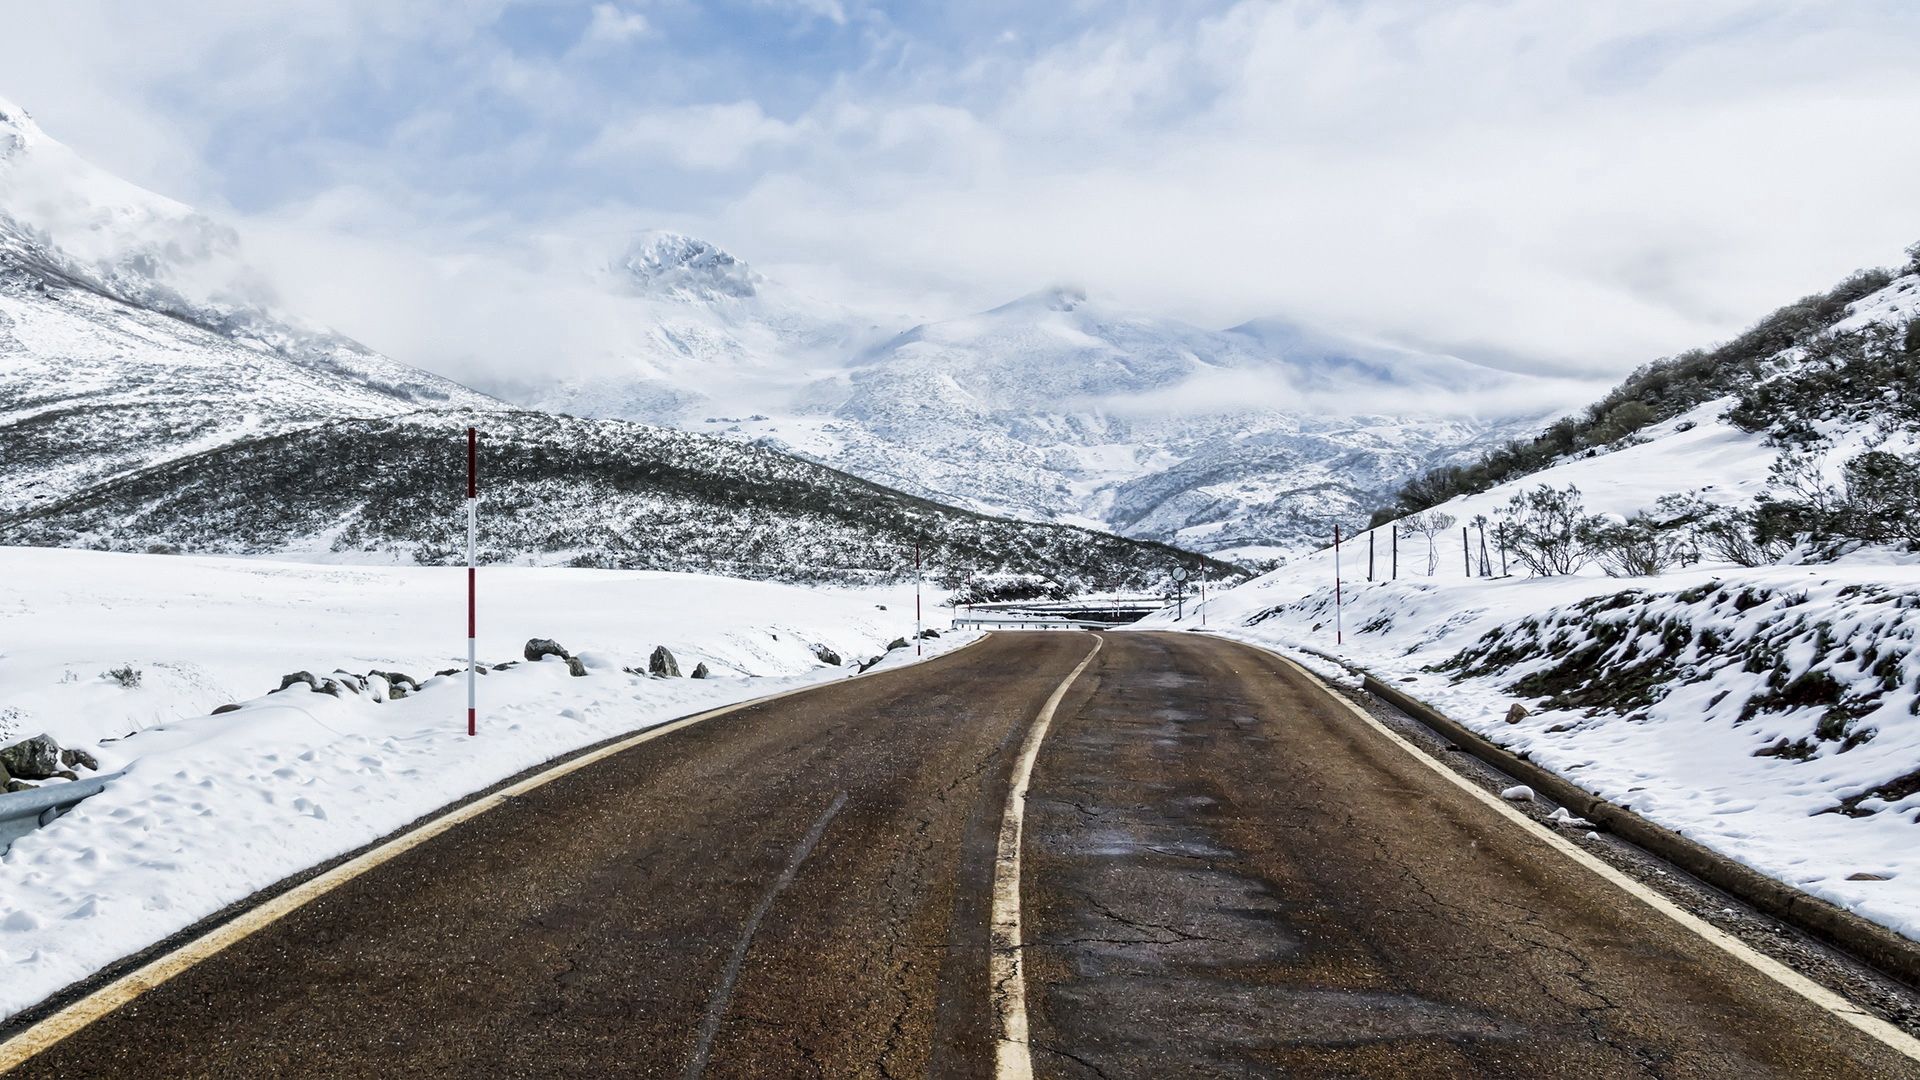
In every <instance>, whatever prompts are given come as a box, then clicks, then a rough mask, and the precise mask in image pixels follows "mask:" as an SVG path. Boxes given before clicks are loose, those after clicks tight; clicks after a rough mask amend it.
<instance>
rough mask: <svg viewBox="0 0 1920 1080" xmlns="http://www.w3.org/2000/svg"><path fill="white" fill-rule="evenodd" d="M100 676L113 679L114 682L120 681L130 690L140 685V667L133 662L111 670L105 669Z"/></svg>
mask: <svg viewBox="0 0 1920 1080" xmlns="http://www.w3.org/2000/svg"><path fill="white" fill-rule="evenodd" d="M100 677H101V678H103V679H112V680H113V681H114V682H117V683H119V684H120V685H121V686H124V687H126V688H127V689H129V690H131V689H133V688H134V687H136V686H139V685H140V669H139V668H136V667H134V666H133V665H132V664H122V665H121V666H119V667H117V668H114V669H112V670H111V671H103V672H101V673H100Z"/></svg>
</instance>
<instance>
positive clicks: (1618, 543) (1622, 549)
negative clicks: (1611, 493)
mask: <svg viewBox="0 0 1920 1080" xmlns="http://www.w3.org/2000/svg"><path fill="white" fill-rule="evenodd" d="M1586 543H1587V546H1588V547H1590V548H1591V549H1592V550H1593V554H1594V558H1595V560H1596V561H1598V562H1599V563H1600V568H1601V569H1602V570H1605V571H1606V572H1607V576H1608V577H1653V576H1654V575H1656V574H1660V573H1663V572H1665V571H1667V570H1669V569H1672V568H1673V567H1675V566H1679V565H1680V564H1682V563H1684V562H1686V561H1687V560H1688V557H1689V555H1690V554H1691V553H1692V551H1693V541H1692V538H1691V537H1690V536H1689V535H1688V534H1687V533H1686V532H1685V531H1684V530H1682V529H1679V528H1676V527H1674V526H1671V525H1669V524H1667V523H1665V522H1662V521H1659V520H1656V519H1655V518H1654V517H1652V516H1651V515H1648V514H1635V515H1633V516H1632V517H1630V518H1628V519H1626V520H1625V521H1616V522H1606V523H1604V524H1597V525H1593V526H1591V527H1590V528H1589V529H1588V530H1587V535H1586Z"/></svg>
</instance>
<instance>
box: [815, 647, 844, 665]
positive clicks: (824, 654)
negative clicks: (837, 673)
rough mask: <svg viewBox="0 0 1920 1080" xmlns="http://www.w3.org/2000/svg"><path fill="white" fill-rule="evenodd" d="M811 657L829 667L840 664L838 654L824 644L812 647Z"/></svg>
mask: <svg viewBox="0 0 1920 1080" xmlns="http://www.w3.org/2000/svg"><path fill="white" fill-rule="evenodd" d="M813 658H814V659H815V660H818V661H820V662H821V663H823V664H827V665H829V666H831V667H839V666H840V654H839V653H837V652H834V651H833V650H832V649H829V648H827V647H826V646H825V645H815V646H814V647H813Z"/></svg>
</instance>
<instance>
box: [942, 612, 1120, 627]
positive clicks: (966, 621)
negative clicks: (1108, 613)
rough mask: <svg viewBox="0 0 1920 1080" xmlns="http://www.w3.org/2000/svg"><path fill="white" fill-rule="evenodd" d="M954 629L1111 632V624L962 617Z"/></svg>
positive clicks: (1049, 619)
mask: <svg viewBox="0 0 1920 1080" xmlns="http://www.w3.org/2000/svg"><path fill="white" fill-rule="evenodd" d="M953 625H954V627H955V629H960V628H964V627H973V628H975V629H980V630H1111V629H1113V624H1112V623H1104V622H1087V621H1086V620H1084V619H1055V618H1033V619H1022V618H1018V617H1012V616H1009V617H1002V618H990V617H987V616H981V615H962V616H960V617H958V618H956V619H954V620H953Z"/></svg>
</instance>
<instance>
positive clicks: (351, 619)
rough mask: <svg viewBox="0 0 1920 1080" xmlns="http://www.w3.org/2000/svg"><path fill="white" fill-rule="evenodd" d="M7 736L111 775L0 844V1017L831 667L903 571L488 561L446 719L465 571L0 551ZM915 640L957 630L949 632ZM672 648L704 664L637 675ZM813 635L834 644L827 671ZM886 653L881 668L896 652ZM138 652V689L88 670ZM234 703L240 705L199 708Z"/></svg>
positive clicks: (908, 612)
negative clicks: (383, 684)
mask: <svg viewBox="0 0 1920 1080" xmlns="http://www.w3.org/2000/svg"><path fill="white" fill-rule="evenodd" d="M0 582H5V584H4V585H3V586H0V741H11V740H12V739H15V738H20V737H24V736H27V735H32V734H35V733H37V732H40V731H46V732H48V733H50V734H52V735H54V736H55V737H56V738H57V739H59V740H60V741H61V742H62V743H63V744H65V745H73V746H82V747H90V748H93V749H95V751H96V753H97V754H98V756H99V758H100V761H101V765H102V768H103V769H105V770H113V769H119V768H123V767H124V768H127V769H128V773H127V775H126V777H124V778H123V779H121V780H119V781H116V782H115V783H114V784H112V785H111V786H110V787H109V788H108V789H107V790H106V791H105V792H103V793H101V794H100V795H97V796H95V797H93V798H92V799H89V800H87V801H86V802H85V803H82V804H81V805H80V806H79V807H78V808H77V809H76V810H75V811H74V812H73V813H71V814H69V815H67V816H66V817H63V818H61V819H59V820H58V821H56V822H54V823H53V824H51V825H50V826H48V827H46V828H44V829H41V830H39V831H37V832H35V833H32V834H30V835H28V836H26V837H23V838H21V839H20V840H17V841H15V843H14V845H13V847H12V849H11V850H10V851H8V853H7V854H6V855H5V856H4V858H0V968H3V969H4V970H6V971H7V973H8V978H7V980H6V981H5V983H4V984H3V985H0V1017H4V1016H6V1015H10V1014H12V1013H14V1012H17V1011H19V1010H20V1009H22V1008H25V1007H27V1006H29V1005H32V1004H33V1003H35V1002H37V1001H39V1000H40V999H42V998H44V997H45V996H47V995H48V994H50V993H52V992H54V991H56V990H59V989H60V988H61V987H63V986H66V985H68V984H70V983H72V982H74V981H76V980H78V979H81V978H84V977H85V976H87V975H88V974H90V973H92V972H94V971H96V970H98V969H99V968H101V967H103V966H105V965H106V964H109V963H111V962H113V961H114V960H117V959H119V958H120V957H122V956H125V955H127V954H129V953H131V952H134V951H137V950H139V949H141V948H143V947H145V946H146V945H148V944H151V943H152V942H154V941H158V940H160V939H162V938H164V937H166V936H168V935H170V934H172V933H174V932H176V931H178V930H180V929H182V928H183V927H186V926H188V925H191V924H192V923H193V922H195V921H196V920H198V919H200V918H202V917H204V916H206V915H209V914H211V913H213V912H215V911H218V910H219V909H220V908H222V907H224V906H226V905H227V904H230V903H232V902H234V901H236V900H239V899H242V898H244V897H245V896H247V895H248V894H250V893H252V892H253V891H255V890H256V889H259V888H261V887H263V886H265V885H269V884H271V883H273V882H275V881H278V880H279V879H281V878H283V877H286V876H287V875H289V874H293V873H296V872H298V871H300V870H303V869H305V868H307V867H309V866H312V865H314V864H316V863H319V862H323V861H325V860H327V859H329V858H332V857H334V856H336V855H339V854H342V853H344V852H347V851H351V850H353V849H354V848H357V847H359V846H361V845H363V844H366V843H367V842H369V841H371V840H373V839H375V838H377V837H379V836H381V835H383V834H385V833H387V832H390V831H392V830H394V829H396V828H399V827H401V826H403V825H405V824H407V823H408V822H410V821H412V820H414V819H415V818H417V817H419V816H421V815H422V814H425V813H428V812H430V811H432V810H434V809H436V808H438V807H440V806H442V805H444V804H446V803H448V802H450V801H452V800H454V799H457V798H459V797H460V796H462V795H465V794H467V793H469V792H472V791H475V790H478V789H480V788H483V787H486V786H488V785H490V784H492V783H493V782H495V781H497V780H500V779H502V778H504V777H507V776H511V775H513V774H514V773H516V772H518V771H520V770H521V769H524V768H526V767H527V766H529V765H532V764H535V763H538V762H540V761H543V760H546V759H548V758H551V757H554V756H556V755H558V754H562V753H565V752H567V751H569V750H573V749H576V748H578V747H581V746H584V745H587V744H589V743H593V742H596V741H599V740H601V739H604V738H607V737H609V736H613V735H617V734H620V733H623V732H630V731H635V730H639V729H643V728H646V727H650V726H652V725H655V724H658V723H661V722H664V721H666V720H669V719H672V718H673V717H676V716H681V715H685V714H687V713H690V712H695V711H698V710H701V709H705V708H711V707H714V706H718V705H723V704H727V703H730V702H735V701H741V700H745V699H748V698H753V697H758V696H761V695H764V694H769V693H773V692H776V691H779V690H782V689H787V688H790V687H794V686H801V685H807V684H809V683H816V682H822V681H826V680H830V679H837V678H844V677H847V676H849V675H851V674H852V673H853V665H854V663H855V662H856V661H859V660H864V659H866V658H869V657H872V656H875V655H878V654H880V653H883V652H885V646H886V643H887V642H889V641H891V640H893V639H895V638H898V637H904V636H910V635H911V633H912V630H913V591H912V587H911V586H910V585H909V586H907V587H905V588H904V589H903V588H900V587H897V586H895V587H890V588H882V589H864V590H818V589H805V588H799V587H793V586H785V585H776V584H766V583H759V582H747V581H736V580H730V579H722V578H710V577H701V576H696V575H685V574H660V573H643V572H624V571H598V570H558V569H532V568H513V567H501V568H489V569H486V570H483V571H482V591H481V602H480V608H479V629H480V640H479V655H480V657H481V660H482V661H483V662H499V661H504V660H519V659H520V654H521V646H522V645H523V644H524V643H525V642H526V640H527V639H528V638H531V637H536V636H539V637H551V638H555V639H557V640H558V641H560V642H561V643H562V644H564V645H565V646H567V647H568V648H569V649H571V650H573V651H574V652H575V653H576V654H578V655H580V656H581V657H582V658H583V659H584V661H585V663H586V665H587V667H588V669H589V672H590V675H589V676H588V677H586V678H575V677H572V676H570V675H569V674H568V671H567V666H566V664H564V663H561V662H559V661H558V660H557V659H548V660H546V661H545V662H542V663H533V664H528V663H521V664H518V665H516V666H514V667H512V668H508V669H505V670H500V671H495V672H492V673H490V674H488V675H486V676H483V677H482V679H481V683H480V729H481V737H479V738H471V739H470V738H468V737H467V736H466V734H465V710H466V687H465V682H464V677H454V678H439V679H428V678H427V677H428V676H431V675H432V674H433V672H434V671H435V670H439V669H445V668H449V667H453V666H455V664H456V663H457V662H463V661H462V660H461V658H462V657H464V653H465V639H464V635H465V631H466V621H465V619H466V616H465V604H466V597H465V574H464V572H463V571H461V570H458V569H441V568H423V567H406V568H401V567H394V568H373V567H329V566H311V565H294V564H281V563H268V562H254V561H237V560H221V559H204V558H174V557H165V556H147V555H114V554H106V553H98V552H85V551H63V550H42V549H30V548H0ZM929 621H930V623H932V624H934V625H936V626H938V627H939V628H940V629H941V630H942V631H943V636H942V637H940V638H939V639H937V640H934V641H930V642H928V643H927V644H928V646H929V648H928V654H929V655H937V654H938V653H940V652H942V651H946V650H950V649H952V648H955V647H958V646H960V645H963V644H965V643H967V642H968V641H970V640H973V638H974V636H975V635H969V634H966V633H959V634H947V633H945V632H944V631H945V628H946V627H945V619H944V618H943V617H941V618H937V619H930V620H929ZM656 645H665V646H667V647H668V648H669V649H670V650H672V651H673V653H674V654H675V656H676V657H677V658H678V660H679V663H680V666H681V669H682V670H683V671H691V670H692V669H693V666H694V665H695V664H696V663H700V662H703V661H704V662H705V663H706V664H707V666H708V667H709V668H710V669H711V670H712V671H713V673H714V675H715V677H714V678H712V679H707V680H694V679H650V678H642V677H636V676H634V675H630V674H628V673H626V672H623V671H622V670H621V669H622V668H623V667H626V666H633V667H638V668H640V669H641V670H645V668H646V661H647V657H648V654H649V653H650V652H651V651H652V650H653V648H654V647H655V646H656ZM816 645H820V646H825V647H826V648H828V649H831V650H832V651H834V652H837V653H839V654H840V655H841V656H843V657H845V658H847V661H848V666H846V667H831V666H827V665H824V664H822V663H821V661H820V660H819V659H818V658H817V657H816V656H815V654H814V651H813V646H816ZM911 655H912V654H911V653H910V652H908V651H896V652H895V653H893V654H891V656H890V657H889V659H888V660H887V661H886V663H889V664H898V663H905V662H908V661H909V660H910V658H911ZM127 665H130V666H132V667H133V668H134V669H136V670H138V671H140V672H141V678H140V680H139V684H138V685H137V686H134V687H127V686H123V685H121V683H120V682H119V681H117V680H114V679H111V678H108V677H106V676H104V675H103V674H102V673H103V672H105V671H107V670H109V669H111V668H118V667H122V666H127ZM336 667H338V668H343V669H346V670H348V671H351V672H354V673H359V674H364V673H365V672H367V671H368V670H370V669H380V670H385V671H399V672H403V673H405V674H408V675H410V676H413V677H415V678H418V679H422V680H423V682H424V685H423V686H422V687H421V689H420V690H419V692H417V693H415V694H412V695H410V696H407V697H405V698H402V699H397V700H390V701H385V702H380V703H376V702H375V701H374V699H373V696H372V694H371V693H368V694H364V695H355V694H352V693H343V694H342V695H341V696H339V697H337V698H336V697H333V696H329V695H326V694H317V693H314V692H312V691H311V690H309V689H308V688H307V687H306V686H304V685H297V686H295V687H293V688H292V689H290V690H287V691H285V692H282V693H274V694H268V693H267V692H268V691H271V690H273V689H274V688H275V687H278V686H279V685H280V679H281V676H282V675H284V674H286V673H288V672H291V671H295V670H301V669H304V670H310V671H312V672H313V673H314V674H316V675H318V676H321V677H324V676H326V675H327V674H328V673H329V672H331V671H332V670H333V669H334V668H336ZM232 702H238V703H241V704H242V707H241V708H240V709H239V710H238V711H233V712H228V713H224V714H222V715H219V716H210V715H208V714H209V713H210V712H211V711H212V709H214V708H215V707H217V706H220V705H223V704H227V703H232Z"/></svg>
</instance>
